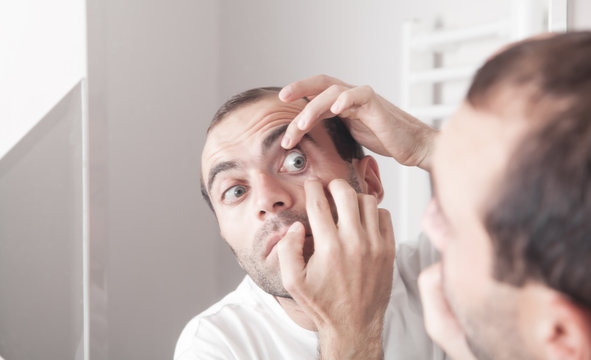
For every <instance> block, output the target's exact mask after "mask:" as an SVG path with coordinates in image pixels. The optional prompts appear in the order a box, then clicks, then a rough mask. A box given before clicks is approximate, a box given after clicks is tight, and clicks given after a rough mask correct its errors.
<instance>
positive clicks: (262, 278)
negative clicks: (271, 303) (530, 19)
mask: <svg viewBox="0 0 591 360" xmlns="http://www.w3.org/2000/svg"><path fill="white" fill-rule="evenodd" d="M296 221H299V222H301V223H302V224H304V226H305V227H306V228H309V225H308V216H307V215H306V214H305V213H302V212H298V211H295V210H286V211H282V212H280V213H278V214H277V216H275V217H273V218H271V219H270V220H268V221H266V222H265V223H264V224H263V226H262V227H261V228H260V229H259V230H258V231H257V232H256V234H255V242H254V246H253V248H252V250H251V251H250V252H249V251H247V250H243V251H239V252H235V255H236V258H237V259H238V262H239V263H240V266H242V268H243V269H244V270H245V271H246V273H247V274H248V275H249V276H250V277H251V278H252V280H253V281H254V282H255V284H257V285H258V286H259V287H260V288H261V289H263V291H265V292H267V293H269V294H271V295H273V296H278V297H282V298H288V299H291V298H292V297H291V295H290V294H289V292H288V291H287V290H286V289H285V287H284V286H283V281H281V270H280V269H279V264H278V263H275V266H273V264H267V263H266V260H267V259H266V257H265V251H266V243H267V239H268V238H269V236H272V235H273V234H275V233H276V232H277V231H279V230H281V229H282V228H285V227H289V226H290V225H291V224H293V223H294V222H296ZM276 255H277V254H276V253H275V256H276Z"/></svg>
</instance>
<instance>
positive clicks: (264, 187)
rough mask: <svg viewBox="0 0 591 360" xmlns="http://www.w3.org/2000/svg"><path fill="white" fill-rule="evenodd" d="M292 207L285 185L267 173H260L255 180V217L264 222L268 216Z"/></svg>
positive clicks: (291, 197) (291, 198) (290, 195)
mask: <svg viewBox="0 0 591 360" xmlns="http://www.w3.org/2000/svg"><path fill="white" fill-rule="evenodd" d="M292 206H293V195H292V194H291V192H290V190H289V189H288V188H287V186H286V184H284V183H283V182H282V181H279V180H278V179H277V178H275V177H274V176H272V175H270V174H267V173H260V174H258V176H257V180H256V207H257V208H256V211H257V217H258V218H259V219H261V220H264V219H265V217H266V216H268V215H269V214H277V213H279V212H281V211H284V210H287V209H290V208H291V207H292Z"/></svg>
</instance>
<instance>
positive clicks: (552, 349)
mask: <svg viewBox="0 0 591 360" xmlns="http://www.w3.org/2000/svg"><path fill="white" fill-rule="evenodd" d="M551 291H552V293H553V295H552V296H551V297H550V298H549V300H548V303H547V307H546V311H547V314H546V320H545V321H542V322H541V323H540V324H538V325H539V326H540V327H541V328H538V329H537V331H536V336H539V337H540V338H539V339H538V340H540V341H541V343H542V344H543V345H542V346H543V347H544V348H545V351H543V353H544V354H545V355H546V356H545V358H547V359H564V360H570V359H572V360H583V359H591V326H590V324H591V316H590V314H589V311H588V310H586V309H584V308H582V307H581V306H579V305H576V304H574V303H573V302H572V301H571V300H569V299H567V298H566V297H564V296H563V295H562V294H560V293H558V292H555V291H553V290H551Z"/></svg>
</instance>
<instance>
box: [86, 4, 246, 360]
mask: <svg viewBox="0 0 591 360" xmlns="http://www.w3.org/2000/svg"><path fill="white" fill-rule="evenodd" d="M88 6H89V8H88V24H89V28H88V47H89V65H88V86H89V119H90V157H91V159H90V160H91V168H90V195H91V198H90V216H91V218H90V229H91V233H90V237H91V238H90V256H91V259H90V268H91V269H90V271H91V274H90V276H91V279H90V280H91V284H90V286H91V293H90V295H91V299H90V300H91V314H90V317H91V327H90V333H91V344H90V346H91V349H90V350H91V359H167V358H171V357H172V354H173V350H174V345H175V342H176V339H177V337H178V335H179V333H180V331H181V329H182V328H183V326H184V325H185V323H186V322H187V321H188V320H189V319H190V318H191V317H192V316H194V315H196V314H197V313H199V312H200V311H202V310H203V309H204V308H205V307H207V306H208V305H210V304H211V303H213V302H214V301H215V300H216V299H217V298H219V297H221V295H223V293H225V292H226V291H227V290H228V289H227V288H223V289H222V288H221V285H220V284H221V282H222V281H221V279H220V276H222V275H223V273H224V272H227V271H228V269H232V268H228V267H219V266H218V263H220V262H221V261H220V260H219V258H220V257H222V256H227V257H231V255H230V252H229V251H227V253H226V247H225V244H224V243H223V241H222V240H221V239H219V235H218V230H217V226H216V222H215V219H214V217H213V215H212V213H211V212H210V210H209V209H208V208H207V205H205V203H204V202H203V201H202V200H201V195H200V189H199V176H200V153H201V147H202V144H203V140H204V136H205V129H206V128H207V125H208V123H209V119H210V118H211V116H212V114H213V113H214V112H215V110H216V108H217V106H218V103H219V98H218V92H219V90H218V89H219V82H218V78H217V74H218V70H219V67H218V66H219V65H218V60H219V56H218V54H219V48H218V46H219V37H218V19H219V15H218V6H217V3H216V1H215V0H200V1H168V0H155V1H150V2H146V1H144V0H129V1H119V0H102V1H90V2H89V3H88ZM228 263H229V262H228ZM234 266H235V267H237V266H236V265H234Z"/></svg>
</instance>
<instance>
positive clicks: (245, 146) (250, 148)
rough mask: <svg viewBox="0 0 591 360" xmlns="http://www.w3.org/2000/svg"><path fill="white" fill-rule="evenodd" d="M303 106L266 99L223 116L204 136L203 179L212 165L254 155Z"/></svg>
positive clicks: (274, 97)
mask: <svg viewBox="0 0 591 360" xmlns="http://www.w3.org/2000/svg"><path fill="white" fill-rule="evenodd" d="M305 105H306V102H305V101H304V100H298V101H295V102H293V103H290V104H286V103H284V102H282V101H280V100H279V99H278V98H277V97H276V96H269V97H266V98H263V99H261V100H258V101H256V102H254V103H251V104H247V105H244V106H241V107H239V108H238V109H237V110H235V111H232V112H231V113H229V114H228V115H226V117H225V118H224V119H222V120H221V121H220V122H219V123H218V124H217V125H216V126H215V127H213V129H211V130H210V132H209V134H208V135H207V140H206V142H205V146H204V148H203V153H202V156H201V160H202V165H201V166H202V169H201V170H202V172H203V174H204V175H205V176H207V170H208V169H210V168H211V166H212V165H213V164H214V163H217V162H220V161H228V160H233V159H234V158H236V157H240V156H241V155H242V154H243V155H245V156H246V155H247V154H248V155H252V154H253V153H254V152H258V151H259V150H260V147H261V144H262V141H263V139H264V138H265V137H266V136H267V135H268V134H269V133H270V132H272V131H273V130H274V129H276V128H278V127H280V126H283V125H286V124H289V122H291V120H293V119H294V118H295V116H296V115H297V114H298V113H299V112H300V111H301V110H302V109H303V108H304V106H305ZM279 140H280V138H279Z"/></svg>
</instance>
